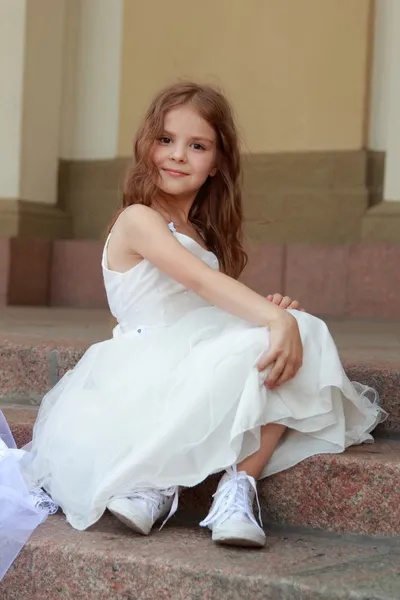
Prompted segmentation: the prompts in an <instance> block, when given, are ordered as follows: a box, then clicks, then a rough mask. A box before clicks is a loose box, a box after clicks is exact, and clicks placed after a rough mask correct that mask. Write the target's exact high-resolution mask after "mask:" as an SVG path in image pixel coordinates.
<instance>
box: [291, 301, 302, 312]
mask: <svg viewBox="0 0 400 600" xmlns="http://www.w3.org/2000/svg"><path fill="white" fill-rule="evenodd" d="M288 308H292V309H293V310H299V308H300V302H298V301H297V300H293V302H292V303H291V304H290V306H288Z"/></svg>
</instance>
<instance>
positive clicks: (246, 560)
mask: <svg viewBox="0 0 400 600" xmlns="http://www.w3.org/2000/svg"><path fill="white" fill-rule="evenodd" d="M331 325H332V329H333V333H334V337H335V338H336V340H337V343H338V345H339V350H340V353H341V356H342V359H343V361H344V363H345V365H346V370H347V372H348V374H349V376H350V377H351V378H352V379H355V380H359V381H362V382H364V383H368V384H369V385H372V386H373V387H376V388H377V389H378V390H379V391H380V394H381V397H382V403H383V405H384V407H385V408H386V409H387V410H388V411H389V412H390V417H389V419H388V420H387V421H386V422H385V423H384V424H382V426H380V427H379V428H378V429H377V431H376V434H377V441H376V443H375V444H373V445H371V444H368V445H363V446H358V447H354V448H351V449H349V450H348V451H347V452H345V453H344V454H341V455H321V456H315V457H312V458H310V459H308V460H306V461H304V462H302V463H301V464H300V465H297V466H296V467H294V468H293V469H289V470H288V471H285V472H283V473H280V474H278V475H275V476H273V477H271V478H269V479H267V480H263V481H262V482H260V485H259V492H260V493H259V495H260V503H261V508H262V513H263V520H264V525H265V527H266V531H267V533H268V544H267V547H266V548H265V549H264V550H262V551H246V550H240V549H233V548H232V549H228V548H219V547H216V546H215V545H213V544H212V542H211V541H210V535H209V533H208V532H207V531H204V530H201V529H200V528H199V527H198V526H197V523H198V521H199V520H200V518H201V517H203V516H204V514H205V513H206V511H207V510H208V506H209V504H210V500H211V495H212V493H213V492H214V490H215V486H216V482H217V477H210V478H209V479H208V480H207V481H205V482H204V483H203V484H201V485H199V486H197V487H196V488H194V489H190V490H185V491H184V492H183V494H182V496H181V501H180V506H179V511H178V514H177V516H176V517H174V518H173V519H172V520H171V521H170V522H169V523H168V524H167V526H166V527H165V529H163V530H162V531H161V532H159V531H157V530H156V531H154V533H153V534H152V535H151V536H149V537H148V538H144V537H139V536H136V535H134V534H132V533H131V532H130V531H129V530H128V529H126V528H125V527H124V526H123V525H122V524H120V523H118V522H117V521H116V520H115V519H114V518H113V517H112V516H111V515H109V514H106V515H105V516H104V517H103V518H102V519H101V520H100V521H99V522H98V523H97V524H96V525H95V526H94V527H92V528H90V529H89V530H88V531H85V532H77V531H75V530H73V529H72V528H71V527H69V526H68V525H67V524H66V523H65V520H64V518H63V516H62V514H61V513H59V514H57V515H55V516H54V517H49V519H48V520H47V521H46V523H45V524H44V525H43V526H41V527H40V528H39V529H38V530H37V531H36V532H35V533H34V535H33V536H32V538H31V539H30V540H29V542H28V544H27V545H26V547H25V548H24V550H23V551H22V553H21V555H20V556H19V557H18V559H17V561H16V562H15V564H14V565H13V567H12V568H11V569H10V571H9V573H8V574H7V576H6V577H5V579H4V580H3V582H1V583H0V598H1V600H61V599H65V600H72V599H73V600H81V599H82V600H109V599H111V598H115V599H116V600H119V599H121V600H128V599H131V600H133V599H134V598H135V599H136V598H137V599H139V598H140V599H142V600H167V599H169V598H173V599H174V600H175V599H176V600H192V599H193V600H199V599H200V598H204V599H206V598H207V600H213V599H218V600H219V599H220V598H227V599H231V600H242V599H245V600H249V599H251V600H253V599H254V600H257V599H261V598H262V599H266V598H271V599H276V600H277V599H279V600H286V599H288V600H300V599H301V600H314V599H316V600H347V599H348V598H357V600H372V599H373V600H395V599H396V600H397V599H398V598H400V550H399V539H400V503H399V498H400V352H399V350H400V334H399V327H398V324H396V323H392V324H383V323H381V322H375V323H363V322H354V321H351V322H348V321H346V322H344V321H343V322H342V321H337V322H333V323H332V324H331ZM110 330H111V323H110V319H109V317H108V315H107V314H106V313H104V312H95V311H94V312H93V311H90V312H88V311H80V312H76V311H75V312H68V313H65V312H58V311H54V310H52V311H40V312H39V313H38V312H34V313H32V312H27V313H20V312H17V313H14V312H13V313H12V314H11V319H9V320H8V321H7V320H6V322H4V321H3V322H2V316H1V315H0V406H1V407H2V408H3V410H4V413H5V415H6V417H7V419H8V420H9V422H10V425H11V428H12V430H13V433H14V436H15V438H16V441H17V443H18V445H19V446H23V445H24V444H26V443H27V442H28V441H29V440H30V439H31V435H32V427H33V424H34V421H35V418H36V414H37V410H38V408H37V407H38V404H39V403H40V400H41V398H42V396H43V394H44V393H46V391H47V390H48V389H49V388H50V387H51V386H52V385H54V384H55V383H56V382H57V380H58V379H59V377H60V376H62V375H63V374H64V373H65V371H66V370H68V369H70V368H72V367H73V366H74V364H76V362H77V360H79V358H80V357H81V356H82V354H83V352H84V351H85V349H86V348H87V347H88V345H89V344H90V343H93V342H95V341H98V340H101V339H104V338H106V337H108V336H109V334H110ZM195 517H196V521H194V518H195ZM296 531H297V532H301V533H297V534H296Z"/></svg>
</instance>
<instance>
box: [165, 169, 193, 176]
mask: <svg viewBox="0 0 400 600" xmlns="http://www.w3.org/2000/svg"><path fill="white" fill-rule="evenodd" d="M163 171H165V172H166V173H168V175H172V176H173V177H186V176H187V175H188V173H184V172H183V171H177V170H176V169H163Z"/></svg>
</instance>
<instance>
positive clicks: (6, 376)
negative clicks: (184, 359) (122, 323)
mask: <svg viewBox="0 0 400 600" xmlns="http://www.w3.org/2000/svg"><path fill="white" fill-rule="evenodd" d="M88 345H89V344H88V342H87V341H84V340H68V339H66V340H65V339H56V340H54V339H50V340H46V341H43V340H41V339H40V340H38V339H36V338H34V337H32V338H30V339H26V338H25V337H23V338H22V337H21V338H17V337H16V336H10V337H9V338H8V339H3V340H2V339H1V337H0V403H2V404H13V403H18V404H21V403H24V404H27V405H38V404H39V403H40V401H41V399H42V397H43V396H44V394H45V393H46V392H47V391H48V390H49V389H50V388H51V387H53V386H54V385H55V384H56V383H57V381H58V380H59V378H60V377H62V375H63V374H64V373H65V372H66V371H67V370H68V369H72V368H73V367H74V365H75V364H76V363H77V361H78V360H79V359H80V358H81V356H82V355H83V353H84V352H85V350H86V348H87V347H88ZM342 354H343V360H344V364H345V368H346V371H347V373H348V376H349V377H350V379H352V380H355V381H360V382H362V383H365V384H368V385H370V386H371V387H374V388H375V389H377V390H378V392H379V394H380V397H381V403H382V406H383V407H384V408H385V409H386V410H387V412H388V413H389V417H388V419H387V420H386V421H385V422H384V423H382V424H381V425H380V426H379V428H378V431H379V433H380V435H386V436H398V437H400V353H399V356H398V358H397V359H395V358H392V357H390V358H387V359H385V360H382V359H381V360H378V359H374V360H373V361H372V360H371V358H369V357H368V358H365V359H362V360H358V361H357V360H355V359H354V358H353V357H352V356H351V355H350V353H348V352H346V351H343V353H342Z"/></svg>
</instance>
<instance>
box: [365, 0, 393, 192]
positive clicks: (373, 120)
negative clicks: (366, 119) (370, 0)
mask: <svg viewBox="0 0 400 600" xmlns="http://www.w3.org/2000/svg"><path fill="white" fill-rule="evenodd" d="M369 147H370V148H371V149H372V150H376V151H381V152H385V153H386V161H385V181H384V192H383V198H384V200H387V201H389V202H393V201H394V202H396V201H400V169H399V164H400V2H399V1H398V0H376V2H375V27H374V47H373V62H372V87H371V113H370V135H369Z"/></svg>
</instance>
